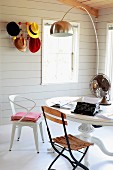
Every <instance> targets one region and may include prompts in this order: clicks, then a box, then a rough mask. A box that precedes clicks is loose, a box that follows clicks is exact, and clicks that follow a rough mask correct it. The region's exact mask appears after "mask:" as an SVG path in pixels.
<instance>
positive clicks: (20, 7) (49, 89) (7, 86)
mask: <svg viewBox="0 0 113 170" xmlns="http://www.w3.org/2000/svg"><path fill="white" fill-rule="evenodd" d="M0 8H1V11H0V31H1V32H0V61H1V64H0V83H1V84H0V96H1V97H0V108H1V113H0V117H2V122H1V123H2V124H6V123H8V122H9V120H10V115H11V109H10V105H9V101H8V96H9V95H10V94H21V95H24V96H26V97H30V98H33V99H34V100H35V101H36V102H37V110H40V106H41V105H44V104H45V100H46V99H48V98H51V97H55V96H81V95H82V96H83V95H90V90H89V81H90V79H91V78H92V76H93V75H94V74H95V71H96V45H95V35H94V30H93V27H92V23H91V22H90V18H89V16H88V15H87V14H86V13H85V12H83V11H81V10H79V9H73V10H71V11H70V13H69V14H67V16H66V17H65V19H66V20H68V21H76V22H79V23H80V59H79V82H78V83H71V84H60V85H45V86H42V85H40V83H41V50H40V51H39V52H37V53H31V52H30V51H29V50H27V51H26V52H20V51H18V50H17V49H16V48H15V47H14V45H13V43H12V40H11V38H10V37H9V35H8V33H7V31H6V25H7V23H8V22H11V21H15V22H17V23H18V22H19V21H21V22H23V23H25V22H30V21H31V22H37V23H38V24H39V26H40V30H41V27H42V19H52V20H59V19H61V18H62V16H63V15H64V14H65V12H66V11H67V10H68V9H69V8H70V7H69V6H66V5H63V4H60V3H58V2H57V1H56V0H41V1H39V0H10V1H9V0H5V1H4V0H0ZM40 38H41V36H40ZM42 43H43V42H42Z"/></svg>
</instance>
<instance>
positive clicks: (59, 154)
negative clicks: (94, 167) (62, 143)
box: [48, 145, 89, 170]
mask: <svg viewBox="0 0 113 170" xmlns="http://www.w3.org/2000/svg"><path fill="white" fill-rule="evenodd" d="M88 148H89V147H87V148H86V150H85V152H84V153H83V156H82V157H81V159H80V160H79V161H77V160H76V159H75V158H74V156H73V154H72V152H69V153H70V156H71V158H72V159H73V160H74V161H72V160H70V159H69V157H68V156H66V155H65V154H63V151H64V150H65V148H63V150H62V151H61V152H60V151H58V150H57V149H56V148H55V147H54V145H53V149H54V150H55V151H56V152H57V153H58V156H57V157H56V158H55V159H54V160H53V161H52V163H51V164H50V166H49V168H48V170H52V169H51V167H52V165H53V164H54V163H55V161H56V160H57V159H58V158H59V157H60V156H61V155H62V156H63V157H64V158H66V159H67V160H68V161H69V162H70V163H71V165H72V166H73V169H72V170H75V169H76V168H77V167H78V166H80V167H81V168H83V169H84V170H89V169H88V168H87V167H86V166H85V165H83V164H81V163H80V162H81V161H82V160H83V158H84V156H85V155H86V153H87V151H88Z"/></svg>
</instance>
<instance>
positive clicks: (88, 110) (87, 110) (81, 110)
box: [73, 102, 102, 128]
mask: <svg viewBox="0 0 113 170" xmlns="http://www.w3.org/2000/svg"><path fill="white" fill-rule="evenodd" d="M73 113H76V114H82V115H88V116H94V115H95V114H97V113H98V105H97V104H92V103H86V102H77V105H76V108H75V110H74V111H73ZM92 126H93V127H94V128H99V127H102V126H99V125H98V126H97V125H92Z"/></svg>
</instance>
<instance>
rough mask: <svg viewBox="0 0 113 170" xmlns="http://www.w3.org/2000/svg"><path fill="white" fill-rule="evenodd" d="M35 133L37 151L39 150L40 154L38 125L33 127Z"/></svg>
mask: <svg viewBox="0 0 113 170" xmlns="http://www.w3.org/2000/svg"><path fill="white" fill-rule="evenodd" d="M33 133H34V140H35V146H36V150H37V153H39V148H38V132H37V125H34V126H33Z"/></svg>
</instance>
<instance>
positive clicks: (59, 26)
mask: <svg viewBox="0 0 113 170" xmlns="http://www.w3.org/2000/svg"><path fill="white" fill-rule="evenodd" d="M50 35H52V36H55V37H67V36H72V35H73V27H72V25H71V24H70V23H69V22H67V21H58V22H55V23H53V24H52V26H51V28H50Z"/></svg>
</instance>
